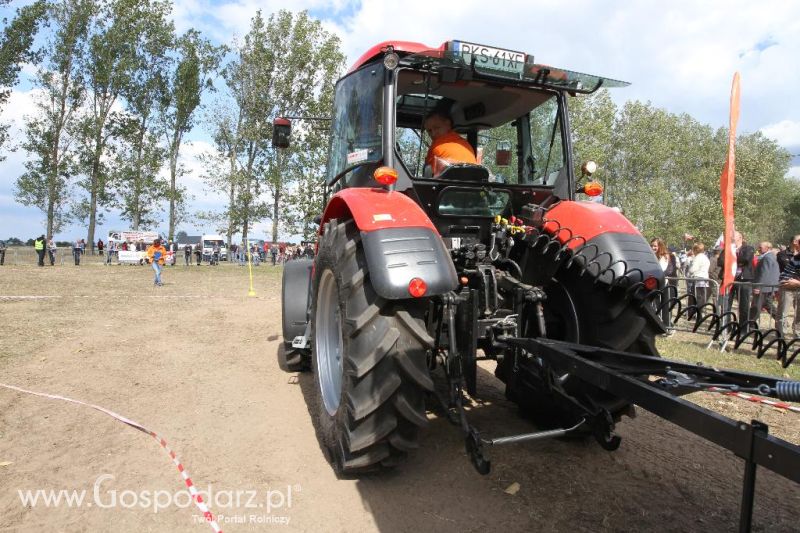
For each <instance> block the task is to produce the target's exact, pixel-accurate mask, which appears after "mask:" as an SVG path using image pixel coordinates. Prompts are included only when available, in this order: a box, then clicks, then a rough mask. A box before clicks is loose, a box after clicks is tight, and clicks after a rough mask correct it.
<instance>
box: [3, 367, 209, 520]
mask: <svg viewBox="0 0 800 533" xmlns="http://www.w3.org/2000/svg"><path fill="white" fill-rule="evenodd" d="M0 387H3V388H6V389H10V390H14V391H17V392H23V393H25V394H32V395H34V396H41V397H42V398H50V399H52V400H63V401H65V402H70V403H74V404H78V405H84V406H86V407H91V408H92V409H96V410H97V411H100V412H101V413H105V414H107V415H108V416H110V417H112V418H115V419H117V420H119V421H120V422H122V423H123V424H127V425H129V426H130V427H132V428H134V429H138V430H139V431H141V432H142V433H146V434H148V435H150V436H151V437H153V438H154V439H155V440H156V442H158V443H159V444H160V445H161V447H162V448H164V450H166V451H167V453H168V454H169V456H170V458H171V459H172V462H173V463H174V464H175V466H176V467H177V468H178V472H180V474H181V477H182V478H183V482H184V483H185V484H186V487H187V488H188V489H189V493H190V494H191V495H192V501H193V502H194V504H195V505H196V506H197V508H198V509H200V512H202V513H203V517H205V519H206V522H208V525H210V526H211V529H213V530H214V531H215V532H216V533H222V530H221V529H220V527H219V525H218V524H217V522H216V520H214V515H213V514H211V510H210V509H209V508H208V505H206V502H205V501H203V497H202V495H200V493H199V492H198V491H197V489H196V488H195V486H194V483H192V478H190V477H189V473H188V472H187V471H186V469H185V468H184V467H183V464H181V461H180V459H178V456H177V455H176V454H175V452H174V451H172V450H171V449H170V448H169V446H167V441H165V440H164V439H162V438H161V437H159V436H158V435H157V434H156V432H155V431H151V430H149V429H147V428H146V427H144V426H143V425H141V424H140V423H138V422H135V421H133V420H131V419H129V418H125V417H124V416H122V415H119V414H117V413H115V412H114V411H110V410H108V409H106V408H105V407H100V406H99V405H94V404H91V403H86V402H82V401H80V400H74V399H72V398H67V397H66V396H59V395H57V394H46V393H44V392H36V391H31V390H27V389H23V388H20V387H15V386H14V385H6V384H5V383H0Z"/></svg>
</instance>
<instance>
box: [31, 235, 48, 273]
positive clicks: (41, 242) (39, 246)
mask: <svg viewBox="0 0 800 533" xmlns="http://www.w3.org/2000/svg"><path fill="white" fill-rule="evenodd" d="M46 245H47V241H46V240H45V238H44V235H42V236H41V237H39V238H37V239H36V240H35V241H33V249H34V250H36V255H37V256H38V257H39V266H40V267H43V266H44V252H45V247H46Z"/></svg>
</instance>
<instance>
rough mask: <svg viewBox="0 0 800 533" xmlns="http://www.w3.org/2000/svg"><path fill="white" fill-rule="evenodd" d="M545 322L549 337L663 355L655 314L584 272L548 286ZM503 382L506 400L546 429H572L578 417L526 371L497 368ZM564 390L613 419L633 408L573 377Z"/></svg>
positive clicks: (564, 274) (561, 276) (563, 274)
mask: <svg viewBox="0 0 800 533" xmlns="http://www.w3.org/2000/svg"><path fill="white" fill-rule="evenodd" d="M544 289H545V292H546V293H547V301H546V302H545V304H544V305H545V323H546V328H547V336H548V337H549V338H553V339H557V340H564V341H568V342H574V343H580V344H587V345H590V346H598V347H602V348H609V349H612V350H618V351H624V352H630V353H639V354H644V355H654V356H658V355H659V353H658V349H657V348H656V345H655V336H656V334H657V333H658V332H659V329H658V325H657V324H656V317H655V315H653V316H649V315H650V314H651V313H650V312H648V308H646V306H645V305H644V304H643V303H642V302H639V301H635V300H630V299H628V298H627V297H626V295H625V291H624V290H623V289H620V288H613V289H612V290H611V291H609V290H608V287H607V286H606V285H603V284H595V283H594V279H593V278H592V277H591V276H590V275H588V274H586V275H583V276H581V275H580V270H579V268H577V267H575V266H573V267H572V268H569V269H566V268H565V269H562V270H561V271H559V272H558V273H557V274H556V276H555V277H554V278H553V279H552V280H551V282H550V283H549V284H548V285H546V286H545V287H544ZM498 377H500V378H501V379H503V381H505V382H506V396H507V397H508V398H509V399H511V400H512V401H514V402H515V403H517V404H518V405H519V406H520V408H521V409H522V410H523V411H524V412H525V413H526V414H527V415H528V416H530V417H531V418H532V419H533V421H534V422H535V423H536V424H537V425H539V426H541V427H570V426H572V425H574V424H575V423H577V422H578V420H579V418H578V416H576V415H575V414H574V412H573V411H571V410H570V409H569V408H568V406H566V405H564V404H562V403H561V402H559V401H558V398H557V397H556V396H555V395H554V394H552V393H546V392H544V391H543V390H542V387H541V386H540V385H539V383H537V382H538V381H539V380H537V379H531V377H532V376H530V375H526V373H525V372H524V370H523V371H521V372H519V373H517V374H516V375H515V374H513V373H512V371H511V369H510V368H507V367H498ZM563 387H564V389H565V390H566V391H567V392H568V393H569V394H570V395H572V396H573V397H575V398H577V399H580V400H582V401H584V402H585V403H587V404H589V405H596V406H600V407H603V408H604V409H606V410H607V411H608V412H609V413H610V414H611V416H612V417H613V419H614V420H619V418H620V417H621V416H622V415H623V414H626V413H630V412H631V410H630V407H631V406H630V404H629V403H627V402H626V401H624V400H621V399H619V398H617V397H615V396H612V395H610V394H608V393H606V392H605V391H602V390H600V389H597V388H595V387H593V386H591V385H588V384H586V383H585V382H582V381H580V380H577V379H575V378H572V377H568V378H567V379H566V380H565V381H564V382H563Z"/></svg>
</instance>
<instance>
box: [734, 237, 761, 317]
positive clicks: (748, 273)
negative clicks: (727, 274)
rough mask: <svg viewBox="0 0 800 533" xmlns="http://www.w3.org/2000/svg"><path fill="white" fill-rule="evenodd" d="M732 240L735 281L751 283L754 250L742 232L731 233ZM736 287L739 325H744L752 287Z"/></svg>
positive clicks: (753, 276)
mask: <svg viewBox="0 0 800 533" xmlns="http://www.w3.org/2000/svg"><path fill="white" fill-rule="evenodd" d="M733 242H734V243H735V244H736V281H741V282H743V283H752V282H753V279H754V278H755V269H754V268H753V258H754V257H755V255H756V251H755V249H753V247H752V246H750V245H749V244H747V242H746V241H745V240H744V237H743V236H742V234H741V233H739V232H738V231H735V232H734V233H733ZM734 287H736V286H734ZM736 288H737V289H738V290H737V292H738V293H739V294H738V300H739V326H741V327H744V326H745V324H747V320H748V315H749V309H750V293H751V292H752V289H751V288H749V287H743V286H741V285H740V286H738V287H736Z"/></svg>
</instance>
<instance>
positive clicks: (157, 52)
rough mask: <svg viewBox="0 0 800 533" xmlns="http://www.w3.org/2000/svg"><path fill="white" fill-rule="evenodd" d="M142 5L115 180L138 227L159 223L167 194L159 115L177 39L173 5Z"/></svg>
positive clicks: (154, 0) (124, 90) (126, 212)
mask: <svg viewBox="0 0 800 533" xmlns="http://www.w3.org/2000/svg"><path fill="white" fill-rule="evenodd" d="M138 6H139V8H140V10H141V11H140V13H139V18H138V21H137V22H138V23H140V24H142V26H141V29H142V33H140V34H139V35H138V39H137V40H136V41H135V44H136V47H135V49H134V51H133V53H132V64H131V69H130V71H129V75H128V76H127V80H126V84H125V85H124V86H123V87H122V91H121V94H122V96H123V98H124V99H125V107H126V110H127V114H126V116H125V118H124V126H123V128H122V131H123V135H121V136H120V138H119V140H120V142H121V144H122V147H121V151H122V154H121V157H119V158H118V159H117V165H118V168H117V170H116V172H115V180H114V183H115V187H116V190H117V192H118V193H119V196H120V205H121V206H122V215H123V216H124V217H125V218H127V219H128V220H130V221H131V224H132V227H133V229H135V230H138V229H139V226H140V225H143V226H145V227H146V226H149V225H151V224H154V223H155V222H157V221H158V217H157V213H156V207H155V205H154V204H155V203H156V201H157V200H158V199H160V198H161V197H163V196H164V195H165V194H166V187H165V186H164V181H163V180H162V179H161V178H160V177H158V174H159V171H160V169H161V165H162V163H163V160H164V156H165V151H164V150H163V149H162V148H161V147H160V146H159V143H158V136H157V132H156V130H155V122H156V120H155V115H156V113H157V112H158V110H159V104H160V103H161V102H164V101H165V100H166V98H167V97H166V94H167V91H168V88H167V72H168V69H169V63H170V59H169V57H168V55H167V54H168V52H169V50H170V48H171V46H172V44H173V41H174V31H173V26H172V23H171V22H169V21H168V20H167V15H168V14H169V11H170V4H169V3H167V2H166V1H162V0H149V1H140V2H139V4H138Z"/></svg>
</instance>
